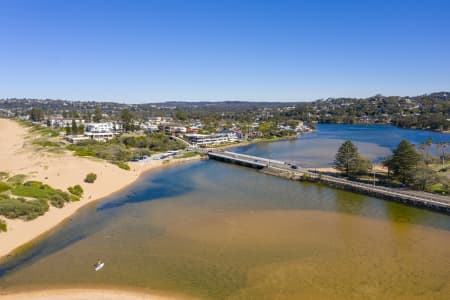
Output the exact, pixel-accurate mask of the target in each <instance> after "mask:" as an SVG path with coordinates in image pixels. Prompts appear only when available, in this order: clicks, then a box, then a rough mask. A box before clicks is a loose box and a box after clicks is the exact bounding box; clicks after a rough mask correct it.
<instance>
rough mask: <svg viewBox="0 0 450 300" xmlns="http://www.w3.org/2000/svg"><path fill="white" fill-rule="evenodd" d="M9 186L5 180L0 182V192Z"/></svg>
mask: <svg viewBox="0 0 450 300" xmlns="http://www.w3.org/2000/svg"><path fill="white" fill-rule="evenodd" d="M10 188H11V187H10V186H9V184H7V183H5V182H0V193H3V192H6V191H7V190H9V189H10Z"/></svg>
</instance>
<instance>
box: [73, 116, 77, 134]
mask: <svg viewBox="0 0 450 300" xmlns="http://www.w3.org/2000/svg"><path fill="white" fill-rule="evenodd" d="M72 134H78V126H77V122H75V120H73V119H72Z"/></svg>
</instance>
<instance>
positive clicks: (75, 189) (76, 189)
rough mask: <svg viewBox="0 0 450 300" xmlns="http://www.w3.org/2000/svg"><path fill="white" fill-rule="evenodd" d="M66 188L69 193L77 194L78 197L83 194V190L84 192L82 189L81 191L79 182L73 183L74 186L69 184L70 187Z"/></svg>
mask: <svg viewBox="0 0 450 300" xmlns="http://www.w3.org/2000/svg"><path fill="white" fill-rule="evenodd" d="M67 190H68V191H69V192H70V193H71V194H74V195H76V196H78V197H81V196H83V192H84V191H83V188H82V187H81V186H80V185H79V184H77V185H74V186H71V187H68V188H67Z"/></svg>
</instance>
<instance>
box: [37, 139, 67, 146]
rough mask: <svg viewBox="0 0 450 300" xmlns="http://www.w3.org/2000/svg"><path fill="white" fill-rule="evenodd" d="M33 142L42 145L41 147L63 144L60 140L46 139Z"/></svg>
mask: <svg viewBox="0 0 450 300" xmlns="http://www.w3.org/2000/svg"><path fill="white" fill-rule="evenodd" d="M33 144H35V145H38V146H41V147H59V146H61V144H60V143H58V142H53V141H49V140H46V139H38V140H35V141H33Z"/></svg>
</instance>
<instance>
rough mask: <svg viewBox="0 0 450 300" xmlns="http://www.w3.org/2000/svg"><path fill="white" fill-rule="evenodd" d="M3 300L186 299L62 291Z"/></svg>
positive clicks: (126, 293)
mask: <svg viewBox="0 0 450 300" xmlns="http://www.w3.org/2000/svg"><path fill="white" fill-rule="evenodd" d="M0 299H2V300H28V299H33V300H169V299H186V298H179V297H167V296H160V295H149V294H144V293H136V292H129V291H121V290H96V289H62V290H50V291H36V292H29V293H17V294H10V295H3V296H2V295H0Z"/></svg>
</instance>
